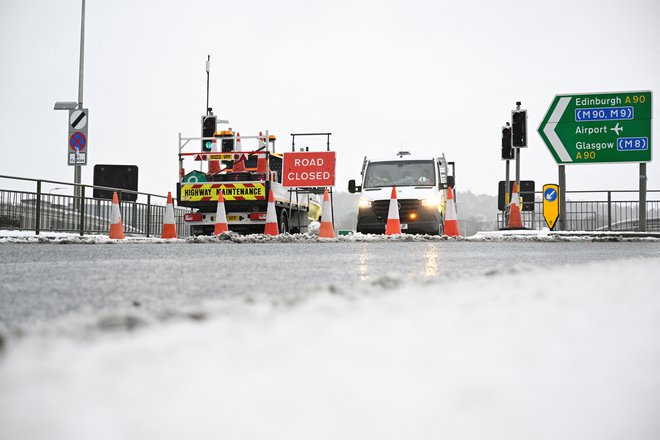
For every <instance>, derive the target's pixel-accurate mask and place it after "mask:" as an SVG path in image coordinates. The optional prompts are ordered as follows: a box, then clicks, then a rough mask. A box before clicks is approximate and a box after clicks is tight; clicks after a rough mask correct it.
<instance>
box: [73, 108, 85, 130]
mask: <svg viewBox="0 0 660 440" xmlns="http://www.w3.org/2000/svg"><path fill="white" fill-rule="evenodd" d="M69 123H70V124H71V127H73V129H74V130H82V129H83V128H85V127H86V126H87V112H86V111H85V110H74V111H72V112H71V117H70V118H69Z"/></svg>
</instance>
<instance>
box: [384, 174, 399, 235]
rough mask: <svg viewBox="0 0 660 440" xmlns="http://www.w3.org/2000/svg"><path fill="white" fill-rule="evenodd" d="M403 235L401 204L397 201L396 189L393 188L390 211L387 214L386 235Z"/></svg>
mask: <svg viewBox="0 0 660 440" xmlns="http://www.w3.org/2000/svg"><path fill="white" fill-rule="evenodd" d="M395 234H401V221H400V220H399V202H398V201H397V200H396V187H395V186H393V187H392V195H391V196H390V209H389V211H388V212H387V224H386V225H385V235H395Z"/></svg>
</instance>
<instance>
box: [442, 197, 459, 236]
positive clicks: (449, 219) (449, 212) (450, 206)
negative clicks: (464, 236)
mask: <svg viewBox="0 0 660 440" xmlns="http://www.w3.org/2000/svg"><path fill="white" fill-rule="evenodd" d="M445 207H446V210H445V230H444V235H447V236H448V237H458V236H459V235H461V232H460V231H459V230H458V216H457V215H456V201H455V200H454V190H453V189H452V187H451V186H448V187H447V203H446V204H445Z"/></svg>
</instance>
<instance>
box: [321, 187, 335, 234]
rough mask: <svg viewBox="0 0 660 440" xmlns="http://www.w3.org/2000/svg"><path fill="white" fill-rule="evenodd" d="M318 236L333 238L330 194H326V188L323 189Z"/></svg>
mask: <svg viewBox="0 0 660 440" xmlns="http://www.w3.org/2000/svg"><path fill="white" fill-rule="evenodd" d="M319 237H321V238H335V229H334V227H333V226H332V208H331V206H330V196H329V195H328V189H327V188H326V189H325V190H324V191H323V210H322V211H321V229H319Z"/></svg>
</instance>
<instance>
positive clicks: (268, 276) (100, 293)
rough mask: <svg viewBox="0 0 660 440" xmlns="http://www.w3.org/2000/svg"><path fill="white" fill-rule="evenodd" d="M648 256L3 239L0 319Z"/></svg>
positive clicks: (543, 247) (456, 244)
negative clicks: (85, 242) (92, 242)
mask: <svg viewBox="0 0 660 440" xmlns="http://www.w3.org/2000/svg"><path fill="white" fill-rule="evenodd" d="M658 255H660V243H659V242H562V243H543V242H464V241H441V242H387V241H382V242H361V243H360V242H335V243H316V242H309V243H249V244H247V243H242V244H237V243H230V242H224V243H223V242H221V243H201V244H200V243H171V244H158V243H141V244H121V245H103V244H91V245H90V244H52V243H42V244H21V243H5V244H2V245H0V286H1V289H0V322H2V323H3V324H4V326H5V327H7V328H8V329H14V328H17V327H18V326H25V325H31V324H35V323H40V322H41V323H43V322H45V321H48V320H52V319H54V318H59V317H62V316H65V315H68V314H71V313H97V312H99V311H112V310H118V309H126V308H140V309H141V310H158V309H162V308H167V307H169V308H172V307H180V306H184V305H195V304H198V303H200V302H201V301H203V300H207V299H218V298H227V297H231V296H236V295H238V296H241V295H252V296H254V295H282V294H287V293H299V294H305V292H313V291H315V290H317V289H319V288H328V287H330V288H337V289H351V288H352V287H354V286H358V285H360V283H373V282H378V281H379V280H382V279H383V278H384V277H386V278H393V279H416V280H425V279H434V278H441V277H456V276H461V277H470V276H474V275H477V274H482V273H484V272H487V271H491V270H499V271H509V270H511V271H513V270H523V271H524V270H526V269H527V268H530V267H533V266H552V265H560V264H569V265H573V266H579V265H582V264H585V263H589V262H593V261H602V260H611V259H621V258H624V259H631V258H632V259H634V258H639V257H649V256H658Z"/></svg>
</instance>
